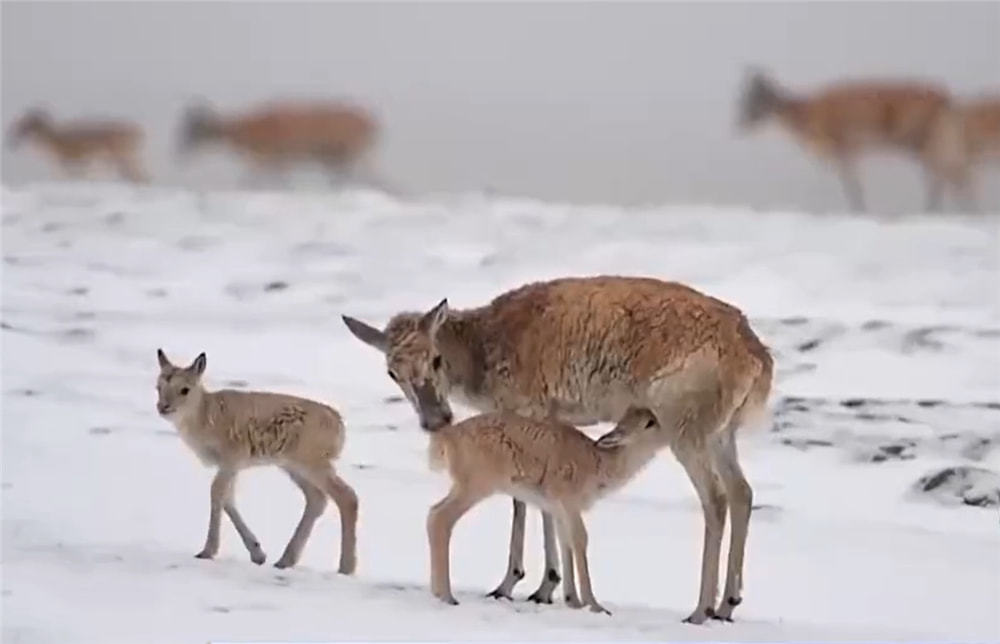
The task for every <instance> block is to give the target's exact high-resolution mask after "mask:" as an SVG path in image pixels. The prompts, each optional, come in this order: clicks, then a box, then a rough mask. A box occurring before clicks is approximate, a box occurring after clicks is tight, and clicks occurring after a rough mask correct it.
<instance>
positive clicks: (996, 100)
mask: <svg viewBox="0 0 1000 644" xmlns="http://www.w3.org/2000/svg"><path fill="white" fill-rule="evenodd" d="M954 111H955V114H956V118H955V125H956V126H957V128H958V129H959V130H960V133H961V134H960V139H961V148H960V150H959V154H958V162H957V163H956V164H955V166H956V169H955V174H956V175H958V176H959V177H960V178H961V180H962V181H963V182H964V185H965V186H966V191H967V195H968V197H967V199H968V200H969V201H970V202H974V192H975V190H974V186H973V184H974V174H975V171H976V169H977V168H980V167H982V166H985V165H990V164H992V165H997V164H1000V95H994V96H981V97H979V98H976V99H972V100H969V101H964V102H962V103H960V104H958V105H956V106H955V108H954Z"/></svg>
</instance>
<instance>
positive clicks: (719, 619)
mask: <svg viewBox="0 0 1000 644" xmlns="http://www.w3.org/2000/svg"><path fill="white" fill-rule="evenodd" d="M709 617H710V618H712V619H714V620H715V621H717V622H729V623H732V621H733V618H732V617H725V616H723V615H709Z"/></svg>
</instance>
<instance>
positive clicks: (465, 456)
mask: <svg viewBox="0 0 1000 644" xmlns="http://www.w3.org/2000/svg"><path fill="white" fill-rule="evenodd" d="M656 430H657V424H656V417H655V416H653V414H652V412H650V411H649V410H646V409H630V410H629V411H627V412H626V413H625V416H624V417H623V418H622V420H621V421H620V422H619V423H618V426H617V427H616V428H615V429H614V430H613V431H611V432H609V433H608V434H605V435H604V436H602V437H601V438H600V439H599V440H597V441H596V442H595V441H594V440H592V439H591V438H590V437H588V436H587V435H586V434H584V433H583V432H581V431H579V430H577V429H576V428H574V427H572V426H570V425H567V424H565V423H561V422H559V421H557V420H554V419H552V420H533V419H530V418H527V417H525V416H518V415H517V414H511V413H493V414H483V415H480V416H473V417H472V418H468V419H466V420H464V421H462V422H460V423H458V424H456V425H444V426H442V427H439V428H437V429H434V430H432V431H431V442H430V457H431V459H430V460H431V466H432V467H433V468H435V469H442V468H445V469H447V470H448V474H449V475H450V477H451V481H452V487H451V491H449V492H448V496H446V497H445V498H444V499H442V500H441V501H440V502H438V503H437V504H436V505H435V506H434V507H433V508H431V511H430V513H429V514H428V515H427V536H428V539H429V541H430V551H431V592H433V593H434V595H435V596H436V597H438V598H440V599H441V600H443V601H445V602H447V603H450V604H457V603H458V602H457V601H456V600H455V598H454V597H453V596H452V594H451V577H450V555H449V544H450V542H451V533H452V529H453V528H454V526H455V523H456V522H457V521H458V520H459V519H460V518H461V517H462V515H463V514H465V513H466V512H468V511H469V510H470V509H472V507H474V506H475V505H476V504H477V503H479V502H480V501H482V500H483V499H485V498H486V497H488V496H491V495H493V494H496V493H502V494H508V495H510V496H513V497H515V498H517V499H520V500H521V501H524V502H528V503H533V504H536V505H538V506H540V507H542V508H544V509H545V510H546V511H547V512H550V513H551V514H553V515H554V516H555V517H556V520H557V524H558V530H557V532H558V534H559V543H560V545H561V549H562V566H563V589H564V591H565V593H564V594H565V596H566V603H567V604H569V605H570V606H572V607H574V608H579V607H581V606H589V607H590V609H591V610H592V611H594V612H599V613H608V610H607V609H605V608H604V607H603V606H601V605H600V604H599V603H598V602H597V599H595V598H594V593H593V590H592V587H591V583H590V568H589V566H588V563H587V528H586V527H585V526H584V523H583V518H582V516H581V514H582V513H583V512H585V511H586V510H588V509H589V508H590V506H592V505H593V504H594V503H595V502H596V501H597V500H598V499H600V498H601V497H603V496H605V495H607V494H609V493H610V492H612V491H614V490H615V489H617V488H619V487H621V486H622V485H624V484H625V483H627V482H628V481H629V480H631V479H632V478H633V477H634V476H635V475H636V474H638V473H639V471H640V470H641V469H642V468H643V467H644V466H645V465H646V464H647V463H649V461H651V460H652V459H653V456H655V455H656V452H657V451H658V450H659V449H660V448H662V447H665V446H666V445H667V443H668V440H667V437H666V436H665V435H664V434H663V433H662V432H658V431H656ZM574 563H575V567H576V572H578V573H579V575H580V594H581V595H582V596H583V601H582V602H581V600H580V595H578V594H577V590H576V581H575V576H574ZM608 614H610V613H608Z"/></svg>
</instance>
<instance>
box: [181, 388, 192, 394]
mask: <svg viewBox="0 0 1000 644" xmlns="http://www.w3.org/2000/svg"><path fill="white" fill-rule="evenodd" d="M190 391H191V390H190V389H188V388H187V387H181V395H182V396H186V395H188V392H190Z"/></svg>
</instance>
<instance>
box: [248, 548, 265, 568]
mask: <svg viewBox="0 0 1000 644" xmlns="http://www.w3.org/2000/svg"><path fill="white" fill-rule="evenodd" d="M250 561H252V562H254V563H255V564H257V565H258V566H259V565H261V564H263V563H264V562H265V561H267V555H265V554H264V552H263V551H260V550H258V551H257V552H251V553H250Z"/></svg>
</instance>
